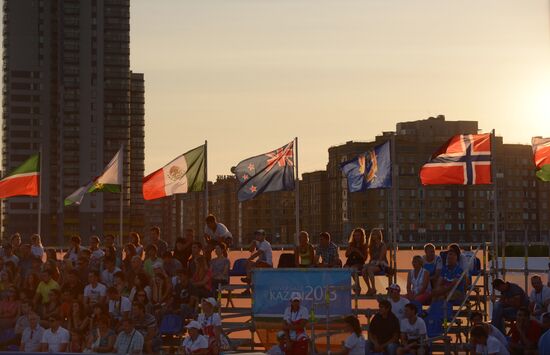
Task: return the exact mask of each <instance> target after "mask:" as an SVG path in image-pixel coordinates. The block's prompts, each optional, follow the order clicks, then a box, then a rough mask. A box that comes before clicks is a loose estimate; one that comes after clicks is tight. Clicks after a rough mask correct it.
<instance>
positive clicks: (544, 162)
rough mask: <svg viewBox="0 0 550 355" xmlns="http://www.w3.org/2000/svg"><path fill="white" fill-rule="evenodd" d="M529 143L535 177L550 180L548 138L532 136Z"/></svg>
mask: <svg viewBox="0 0 550 355" xmlns="http://www.w3.org/2000/svg"><path fill="white" fill-rule="evenodd" d="M531 143H532V145H533V156H534V158H535V165H536V167H537V173H536V174H537V177H538V178H539V179H541V180H542V181H550V138H542V137H533V139H532V140H531Z"/></svg>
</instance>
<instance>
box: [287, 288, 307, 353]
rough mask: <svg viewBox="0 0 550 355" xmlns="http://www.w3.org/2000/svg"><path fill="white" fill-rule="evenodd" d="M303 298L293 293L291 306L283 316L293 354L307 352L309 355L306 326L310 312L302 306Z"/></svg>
mask: <svg viewBox="0 0 550 355" xmlns="http://www.w3.org/2000/svg"><path fill="white" fill-rule="evenodd" d="M301 299H302V296H301V295H300V293H298V292H293V293H292V295H291V297H290V306H288V307H287V308H286V309H285V312H284V314H283V330H284V331H285V332H286V335H287V337H288V338H289V339H290V343H291V348H292V352H293V353H294V354H299V353H301V352H300V350H299V349H301V351H305V353H306V354H307V350H308V345H309V338H308V336H307V333H306V326H307V323H308V320H309V312H308V310H307V308H306V307H304V306H302V305H301V304H300V303H301Z"/></svg>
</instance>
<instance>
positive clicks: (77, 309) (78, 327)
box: [67, 300, 90, 334]
mask: <svg viewBox="0 0 550 355" xmlns="http://www.w3.org/2000/svg"><path fill="white" fill-rule="evenodd" d="M89 325H90V319H89V318H88V317H87V316H86V311H85V310H84V306H83V305H82V303H81V302H80V301H77V300H74V301H73V302H72V304H71V311H70V313H69V318H68V319H67V328H68V329H69V330H70V331H77V332H79V333H81V334H84V333H85V332H86V330H88V326H89Z"/></svg>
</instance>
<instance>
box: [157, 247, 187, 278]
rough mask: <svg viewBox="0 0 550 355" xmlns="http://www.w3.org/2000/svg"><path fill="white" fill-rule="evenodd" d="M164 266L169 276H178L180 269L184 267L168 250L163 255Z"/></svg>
mask: <svg viewBox="0 0 550 355" xmlns="http://www.w3.org/2000/svg"><path fill="white" fill-rule="evenodd" d="M162 266H163V268H164V273H165V274H166V275H168V277H169V278H171V277H173V276H176V273H177V272H178V270H181V269H183V266H182V265H181V263H180V262H179V260H178V259H176V258H174V256H173V255H172V252H171V251H167V252H165V253H164V254H163V255H162Z"/></svg>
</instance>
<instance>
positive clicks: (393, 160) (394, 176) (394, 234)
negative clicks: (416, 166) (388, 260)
mask: <svg viewBox="0 0 550 355" xmlns="http://www.w3.org/2000/svg"><path fill="white" fill-rule="evenodd" d="M396 134H397V132H396V133H395V134H393V135H392V137H391V164H392V173H391V176H392V184H391V193H392V212H393V214H392V235H391V238H392V244H393V245H392V249H391V252H392V253H393V258H392V262H393V264H394V265H393V267H394V268H395V267H396V265H397V260H396V258H397V239H398V235H397V176H398V175H397V174H398V173H399V170H398V169H399V168H398V166H397V164H396V161H397V159H396V157H395V150H396V149H395V136H396ZM395 274H397V273H395ZM394 278H396V276H395V275H394ZM395 281H396V279H394V282H395Z"/></svg>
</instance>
